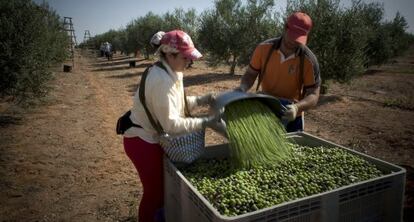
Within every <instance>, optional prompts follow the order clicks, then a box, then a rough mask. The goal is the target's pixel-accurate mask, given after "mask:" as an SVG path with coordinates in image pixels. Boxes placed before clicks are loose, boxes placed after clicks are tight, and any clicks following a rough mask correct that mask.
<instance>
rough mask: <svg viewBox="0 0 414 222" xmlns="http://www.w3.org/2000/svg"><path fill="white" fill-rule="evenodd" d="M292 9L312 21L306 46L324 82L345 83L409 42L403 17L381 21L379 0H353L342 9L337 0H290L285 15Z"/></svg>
mask: <svg viewBox="0 0 414 222" xmlns="http://www.w3.org/2000/svg"><path fill="white" fill-rule="evenodd" d="M293 11H304V12H306V13H307V14H309V15H310V17H311V18H312V20H313V24H314V27H313V29H312V31H311V34H310V37H309V43H308V45H309V48H311V50H312V51H313V52H314V53H315V55H316V56H317V58H318V61H319V64H320V69H321V73H322V80H323V81H326V80H329V79H334V80H338V81H341V82H347V81H349V80H351V79H352V78H353V77H355V76H357V75H359V74H361V73H363V71H364V69H365V68H366V67H367V66H369V65H374V64H382V63H385V62H386V61H387V60H388V59H390V58H391V57H393V56H395V55H397V54H398V53H401V52H402V50H403V49H405V48H407V46H408V45H409V44H410V35H408V34H407V33H406V32H405V30H406V29H407V22H406V21H405V19H404V17H402V16H401V15H400V14H399V13H397V15H396V17H395V18H394V20H393V21H392V22H384V21H383V19H384V18H383V17H384V8H383V5H381V4H379V3H369V4H367V3H363V2H362V1H357V0H354V1H352V6H351V7H349V8H343V7H340V1H339V0H319V1H311V0H300V1H289V2H288V10H287V12H286V16H288V15H289V14H290V13H292V12H293Z"/></svg>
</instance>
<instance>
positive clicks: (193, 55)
mask: <svg viewBox="0 0 414 222" xmlns="http://www.w3.org/2000/svg"><path fill="white" fill-rule="evenodd" d="M181 53H182V54H183V55H184V56H185V57H186V58H189V59H191V60H197V59H199V58H201V57H203V55H202V54H201V53H200V52H199V51H198V50H197V49H196V48H193V49H189V50H186V51H183V52H181Z"/></svg>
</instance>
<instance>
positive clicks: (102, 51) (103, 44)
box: [99, 43, 105, 57]
mask: <svg viewBox="0 0 414 222" xmlns="http://www.w3.org/2000/svg"><path fill="white" fill-rule="evenodd" d="M99 51H100V52H101V57H104V56H105V43H101V45H100V47H99Z"/></svg>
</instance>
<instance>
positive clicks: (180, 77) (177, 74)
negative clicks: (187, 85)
mask: <svg viewBox="0 0 414 222" xmlns="http://www.w3.org/2000/svg"><path fill="white" fill-rule="evenodd" d="M160 61H161V62H162V64H163V65H164V66H165V68H166V69H167V71H168V75H170V76H171V78H172V79H173V80H174V82H175V81H177V80H180V81H181V80H183V73H182V72H174V71H173V70H172V69H171V67H170V65H169V64H168V63H167V61H165V59H163V58H161V59H160Z"/></svg>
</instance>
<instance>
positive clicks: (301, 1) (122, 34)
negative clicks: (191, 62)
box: [91, 0, 414, 85]
mask: <svg viewBox="0 0 414 222" xmlns="http://www.w3.org/2000/svg"><path fill="white" fill-rule="evenodd" d="M342 2H343V1H340V0H318V1H315V0H289V1H288V7H287V9H286V11H284V12H282V13H278V12H276V11H275V10H274V7H273V6H274V1H273V0H249V1H242V0H216V1H215V6H214V8H212V9H208V10H205V11H203V12H202V13H201V14H200V15H197V14H196V11H195V10H194V9H189V10H187V11H185V10H184V9H182V8H177V9H175V10H174V11H172V12H167V13H165V14H163V15H161V16H159V15H155V14H154V13H152V12H149V13H147V14H146V15H145V16H143V17H138V18H137V19H135V20H133V21H131V22H130V23H129V24H128V25H127V27H126V28H125V29H122V30H119V31H113V30H110V31H109V32H107V33H104V34H102V35H99V36H96V37H94V38H92V40H91V41H92V42H94V45H95V48H96V49H99V45H100V44H101V43H102V42H105V41H108V42H111V43H112V44H113V46H114V48H116V49H119V50H121V51H123V52H127V53H131V52H137V50H140V51H142V52H143V53H145V57H146V58H148V57H149V55H150V54H151V53H153V52H154V50H155V49H154V48H152V47H151V46H150V44H149V40H150V38H151V37H152V35H153V34H154V33H156V32H157V31H160V30H163V31H170V30H173V29H181V30H184V31H185V32H187V33H188V34H189V35H190V36H191V37H192V39H193V41H194V43H195V45H196V47H197V48H199V49H200V51H201V52H202V54H204V58H205V59H206V61H207V62H208V64H209V65H212V66H216V65H219V64H226V65H229V66H230V73H231V74H234V70H235V68H236V66H245V65H247V64H249V61H250V56H251V54H252V52H253V50H254V49H255V47H256V46H257V45H258V44H259V43H260V42H262V41H263V40H266V39H269V38H273V37H276V36H280V35H281V34H282V32H283V29H284V20H285V18H286V17H287V16H288V15H290V14H291V13H292V12H293V11H304V12H306V13H308V14H309V15H310V16H311V18H312V20H313V24H314V26H313V29H312V31H311V33H310V37H309V44H308V45H309V48H311V50H312V51H313V52H314V53H315V54H316V56H317V59H318V61H319V64H320V69H321V74H322V80H323V81H324V82H325V81H326V80H329V79H332V80H338V81H341V82H347V81H349V80H350V79H352V78H353V77H355V76H357V75H359V74H361V73H363V71H364V69H366V67H367V66H369V65H377V64H378V65H379V64H383V63H385V62H387V61H388V60H389V59H390V58H392V57H394V56H396V55H399V54H401V53H402V52H403V51H404V50H405V49H406V48H407V46H408V45H409V44H412V43H413V42H414V36H413V35H411V34H408V33H406V29H407V21H406V20H405V18H404V17H402V16H401V15H400V14H399V13H397V14H396V16H395V18H394V19H393V20H392V21H384V6H383V4H380V3H365V2H363V1H361V0H353V1H352V4H351V6H350V7H348V8H345V7H342V6H341V3H342ZM281 18H283V19H281ZM325 85H326V84H325Z"/></svg>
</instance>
